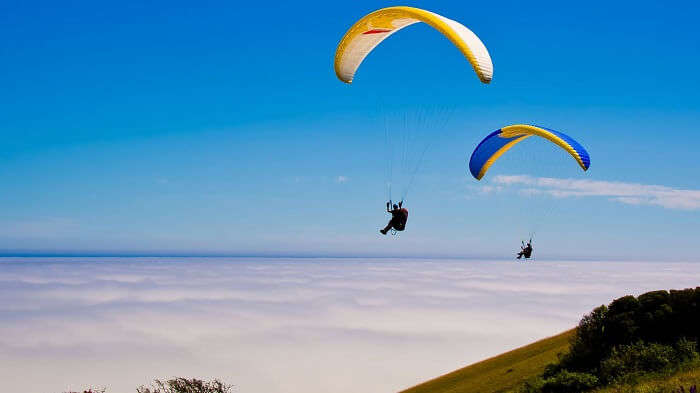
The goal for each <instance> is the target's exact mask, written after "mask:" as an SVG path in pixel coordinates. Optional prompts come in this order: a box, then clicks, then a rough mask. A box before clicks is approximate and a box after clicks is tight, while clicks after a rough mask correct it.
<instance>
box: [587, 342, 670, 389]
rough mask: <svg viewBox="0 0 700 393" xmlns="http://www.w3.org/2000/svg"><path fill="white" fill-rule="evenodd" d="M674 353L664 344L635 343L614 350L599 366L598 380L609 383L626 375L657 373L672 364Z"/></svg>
mask: <svg viewBox="0 0 700 393" xmlns="http://www.w3.org/2000/svg"><path fill="white" fill-rule="evenodd" d="M675 355H676V352H675V350H674V349H673V347H671V346H669V345H664V344H656V343H654V344H645V343H644V342H641V341H640V342H637V343H635V344H631V345H622V346H620V347H617V348H614V349H613V351H612V352H611V354H610V356H609V357H608V358H607V359H605V360H603V361H602V362H601V364H600V374H599V376H600V379H601V380H602V381H603V382H604V383H611V382H614V381H616V380H619V379H621V378H623V377H626V376H628V375H632V374H636V373H642V372H650V371H659V370H663V369H665V368H667V367H669V366H670V365H672V364H674V360H675V358H676V356H675Z"/></svg>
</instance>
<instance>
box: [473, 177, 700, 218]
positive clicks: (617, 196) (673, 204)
mask: <svg viewBox="0 0 700 393" xmlns="http://www.w3.org/2000/svg"><path fill="white" fill-rule="evenodd" d="M493 183H495V184H496V186H486V187H488V188H487V189H485V190H484V191H487V192H491V191H496V190H498V189H499V187H501V188H502V187H507V186H519V187H522V186H525V188H523V189H522V190H520V192H521V193H523V194H526V195H535V194H547V195H551V196H554V197H557V198H567V197H591V196H598V197H607V198H610V199H611V200H614V201H617V202H621V203H625V204H629V205H654V206H662V207H665V208H668V209H682V210H697V209H700V190H684V189H677V188H671V187H666V186H659V185H649V184H638V183H623V182H610V181H599V180H577V179H558V178H550V177H532V176H527V175H499V176H495V177H494V179H493Z"/></svg>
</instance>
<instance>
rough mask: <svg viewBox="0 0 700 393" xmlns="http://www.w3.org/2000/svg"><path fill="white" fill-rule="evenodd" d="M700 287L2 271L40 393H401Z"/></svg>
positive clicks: (11, 346)
mask: <svg viewBox="0 0 700 393" xmlns="http://www.w3.org/2000/svg"><path fill="white" fill-rule="evenodd" d="M698 277H700V263H663V262H656V263H652V262H643V263H637V262H600V261H598V262H580V261H579V262H542V261H537V262H528V263H517V262H515V261H486V262H485V261H470V260H426V259H423V260H405V259H401V260H397V259H259V258H229V259H225V258H168V259H162V258H58V259H57V258H53V259H47V258H1V259H0V378H1V380H2V381H3V385H4V386H3V390H5V391H17V392H20V391H21V392H28V393H54V392H56V393H58V392H64V391H67V390H69V389H74V390H78V389H82V388H85V387H89V386H96V387H100V386H105V387H107V388H108V390H107V392H110V393H116V392H135V388H136V387H137V386H138V385H141V384H146V383H148V382H149V381H151V380H152V379H153V378H169V377H173V376H185V377H199V378H220V379H222V380H224V381H226V382H228V383H231V384H233V385H235V389H234V391H235V392H239V393H276V392H284V393H297V392H299V393H301V392H303V393H327V392H334V393H343V392H358V391H361V392H366V393H372V392H394V391H398V390H401V389H403V388H407V387H410V386H412V385H414V384H416V383H419V382H422V381H424V380H426V379H429V378H432V377H435V376H438V375H440V374H443V373H446V372H449V371H452V370H454V369H456V368H459V367H462V366H465V365H467V364H469V363H472V362H475V361H478V360H481V359H484V358H486V357H489V356H493V355H496V354H499V353H501V352H504V351H507V350H509V349H512V348H515V347H518V346H521V345H523V344H526V343H529V342H531V341H533V340H536V339H540V338H544V337H547V336H551V335H554V334H557V333H559V332H561V331H563V330H566V329H569V328H571V327H574V326H575V325H576V324H577V323H578V321H579V319H580V318H581V316H582V315H583V314H585V313H587V312H589V311H590V310H591V309H592V308H594V307H596V306H598V305H600V304H603V303H606V304H607V303H609V302H610V301H611V300H612V299H614V298H616V297H619V296H622V295H626V294H640V293H643V292H645V291H649V290H656V289H670V288H685V287H694V286H697V285H700V280H698ZM8 384H9V386H8Z"/></svg>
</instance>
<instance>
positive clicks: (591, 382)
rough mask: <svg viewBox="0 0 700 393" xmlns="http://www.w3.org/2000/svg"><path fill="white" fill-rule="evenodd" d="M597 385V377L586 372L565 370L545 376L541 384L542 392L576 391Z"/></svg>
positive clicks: (582, 390) (572, 392)
mask: <svg viewBox="0 0 700 393" xmlns="http://www.w3.org/2000/svg"><path fill="white" fill-rule="evenodd" d="M597 385H598V378H596V376H595V375H591V374H588V373H574V372H569V371H566V370H562V371H560V372H559V373H558V374H557V375H555V376H553V377H551V378H547V379H545V380H544V383H543V384H542V387H541V391H542V393H578V392H585V391H587V390H591V389H593V388H594V387H596V386H597Z"/></svg>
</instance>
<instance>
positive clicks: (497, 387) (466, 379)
mask: <svg viewBox="0 0 700 393" xmlns="http://www.w3.org/2000/svg"><path fill="white" fill-rule="evenodd" d="M574 331H575V329H571V330H568V331H566V332H564V333H561V334H558V335H556V336H554V337H550V338H545V339H544V340H540V341H537V342H534V343H532V344H529V345H526V346H524V347H521V348H518V349H514V350H512V351H510V352H506V353H504V354H501V355H498V356H496V357H493V358H490V359H486V360H483V361H481V362H479V363H475V364H472V365H470V366H467V367H464V368H461V369H459V370H456V371H453V372H451V373H449V374H445V375H443V376H441V377H438V378H435V379H432V380H430V381H428V382H424V383H422V384H420V385H417V386H414V387H412V388H409V389H406V390H404V391H403V392H401V393H496V392H499V393H505V392H509V391H512V390H514V389H517V388H518V387H519V386H520V385H521V384H522V383H523V382H525V381H527V380H528V379H530V378H532V377H536V376H538V375H540V374H541V373H542V372H543V371H544V368H545V366H546V365H548V364H549V363H553V362H555V361H556V360H557V354H559V353H564V352H567V351H568V350H569V339H570V338H571V336H572V335H573V334H574Z"/></svg>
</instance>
